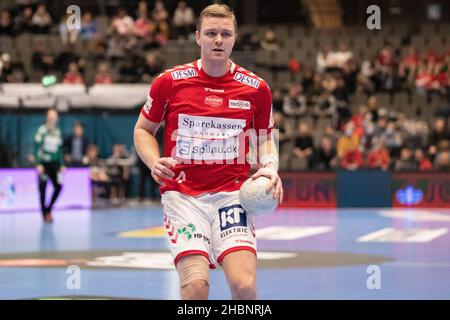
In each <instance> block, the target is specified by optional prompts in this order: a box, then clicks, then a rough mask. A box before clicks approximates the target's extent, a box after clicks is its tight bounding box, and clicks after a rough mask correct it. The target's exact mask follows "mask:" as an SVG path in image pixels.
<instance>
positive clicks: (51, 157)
mask: <svg viewBox="0 0 450 320" xmlns="http://www.w3.org/2000/svg"><path fill="white" fill-rule="evenodd" d="M57 122H58V112H57V111H56V110H55V109H49V110H48V111H47V120H46V122H45V124H43V125H41V126H40V127H39V128H38V130H37V132H36V134H35V136H34V157H35V165H36V169H37V171H38V174H39V193H40V201H41V210H42V215H43V217H44V221H45V222H52V221H53V217H52V207H53V205H54V204H55V202H56V200H57V199H58V196H59V193H60V192H61V188H62V173H63V172H64V169H65V168H64V160H63V150H62V147H63V141H62V136H61V131H60V130H59V128H57V127H56V123H57ZM49 178H50V180H51V181H52V183H53V187H54V191H53V194H52V197H51V200H50V204H49V205H48V206H46V205H45V202H46V201H45V191H46V187H47V181H48V179H49Z"/></svg>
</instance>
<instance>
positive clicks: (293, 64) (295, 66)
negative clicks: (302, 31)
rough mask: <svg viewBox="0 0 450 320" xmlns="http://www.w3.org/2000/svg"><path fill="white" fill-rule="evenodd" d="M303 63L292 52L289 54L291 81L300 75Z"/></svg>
mask: <svg viewBox="0 0 450 320" xmlns="http://www.w3.org/2000/svg"><path fill="white" fill-rule="evenodd" d="M300 70H301V63H300V61H299V60H298V59H297V58H296V57H295V56H294V54H293V53H292V52H290V53H289V71H290V73H291V81H294V79H295V77H296V76H297V75H298V74H299V73H300Z"/></svg>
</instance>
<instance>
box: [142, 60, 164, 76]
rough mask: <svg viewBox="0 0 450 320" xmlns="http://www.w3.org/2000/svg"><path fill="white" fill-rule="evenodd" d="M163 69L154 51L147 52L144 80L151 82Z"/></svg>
mask: <svg viewBox="0 0 450 320" xmlns="http://www.w3.org/2000/svg"><path fill="white" fill-rule="evenodd" d="M161 71H162V68H161V65H160V64H159V63H158V60H157V58H156V55H155V54H154V53H149V54H147V56H146V58H145V64H144V67H143V70H142V80H143V81H144V82H146V83H151V82H152V81H153V79H154V78H155V77H156V76H157V75H158V74H160V73H161Z"/></svg>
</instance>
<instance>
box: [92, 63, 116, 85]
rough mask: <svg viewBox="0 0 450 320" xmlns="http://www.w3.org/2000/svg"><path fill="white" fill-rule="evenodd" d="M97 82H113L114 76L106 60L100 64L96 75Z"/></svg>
mask: <svg viewBox="0 0 450 320" xmlns="http://www.w3.org/2000/svg"><path fill="white" fill-rule="evenodd" d="M94 82H95V84H110V83H113V78H112V76H111V74H110V72H109V65H108V64H107V63H106V62H101V63H100V64H99V65H98V69H97V74H96V75H95V80H94Z"/></svg>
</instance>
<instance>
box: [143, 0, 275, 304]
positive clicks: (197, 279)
mask: <svg viewBox="0 0 450 320" xmlns="http://www.w3.org/2000/svg"><path fill="white" fill-rule="evenodd" d="M236 25H237V24H236V18H235V16H234V14H233V12H232V11H231V10H230V8H229V7H228V6H226V5H219V4H214V5H210V6H208V7H206V8H205V9H203V11H202V12H201V13H200V17H199V21H198V25H197V32H196V41H197V44H198V45H199V46H200V48H201V50H200V52H201V59H199V60H197V61H194V62H193V63H189V64H185V65H183V66H177V67H176V68H174V69H170V70H167V71H165V72H164V73H163V74H162V75H161V76H159V77H158V78H156V79H155V81H154V82H153V84H152V86H151V89H150V93H149V97H148V100H147V102H146V104H145V105H144V106H143V108H142V111H141V115H140V117H139V119H138V121H137V123H136V127H135V134H134V141H135V146H136V150H137V152H138V154H139V156H140V157H141V158H142V160H143V161H144V162H145V163H146V164H147V166H148V167H149V168H150V169H151V172H152V176H153V178H154V179H155V180H156V181H157V182H158V183H160V184H161V193H162V204H163V207H164V213H165V216H164V220H165V224H166V225H168V226H169V227H168V230H167V231H168V233H169V237H170V245H171V251H172V255H173V257H174V260H175V266H176V268H177V271H178V274H179V277H180V288H181V297H182V298H183V299H206V298H208V294H209V270H208V265H210V267H212V268H213V267H214V265H213V264H212V263H211V258H214V259H215V260H217V262H218V264H219V265H221V266H222V267H223V268H224V271H225V275H226V277H227V280H228V284H229V286H230V288H231V292H232V296H233V298H234V299H256V296H257V294H256V235H255V233H254V227H253V222H252V220H251V217H250V216H248V215H247V214H246V212H245V211H244V210H243V208H242V207H241V206H240V204H239V198H238V192H239V188H240V186H241V185H242V183H243V182H244V181H245V180H246V179H247V177H248V174H249V171H250V165H249V163H248V162H247V161H245V160H243V161H242V162H239V158H241V157H242V159H245V155H246V153H247V148H248V142H247V143H246V144H244V147H239V146H240V144H238V143H237V141H236V139H237V138H238V137H239V136H240V135H241V136H242V135H244V133H245V132H246V131H247V130H249V129H251V128H254V129H255V130H256V131H257V132H258V134H259V138H260V145H261V146H262V148H260V150H259V151H260V153H259V154H260V159H259V162H260V164H261V168H260V169H259V170H258V171H257V172H256V173H255V174H254V175H253V176H252V178H255V179H256V178H257V177H259V176H266V177H268V178H269V179H270V180H271V186H270V188H271V189H272V192H273V194H274V198H276V199H277V200H278V201H279V202H281V199H282V196H283V195H282V192H283V190H282V186H281V179H280V177H279V176H278V172H277V170H278V155H277V153H276V148H275V147H274V146H273V141H272V138H271V129H272V126H273V118H272V95H271V93H270V89H269V87H268V85H267V84H266V82H265V81H264V80H263V79H261V78H259V77H257V76H256V75H255V74H253V73H251V72H249V71H248V70H245V69H244V68H241V67H240V66H238V65H236V64H235V63H234V62H233V61H231V60H230V59H229V57H230V54H231V52H232V50H233V46H234V43H235V40H236V28H237V27H236ZM187 93H188V94H187ZM237 99H239V100H237ZM163 120H165V145H164V153H165V157H162V158H161V157H160V153H159V147H158V143H157V140H156V139H155V134H156V131H157V129H158V127H159V124H160V122H161V121H163ZM206 128H208V129H206ZM261 131H264V133H262V132H261ZM196 141H197V142H200V144H199V145H198V146H197V147H196V145H195V144H196V143H197V142H196ZM233 146H234V147H235V148H233ZM225 147H227V148H225ZM228 147H231V149H230V150H234V151H229V152H227V151H225V149H228ZM210 148H211V149H210ZM219 158H220V159H219ZM192 160H194V163H192ZM216 160H219V161H216ZM225 160H226V161H227V162H225ZM229 160H233V161H232V162H231V164H229V163H230V162H229ZM236 160H237V162H236ZM198 161H200V162H198ZM211 161H212V162H211ZM170 230H172V231H170ZM173 230H177V232H178V233H177V234H176V236H174V237H172V236H173ZM171 235H172V236H171Z"/></svg>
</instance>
